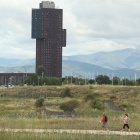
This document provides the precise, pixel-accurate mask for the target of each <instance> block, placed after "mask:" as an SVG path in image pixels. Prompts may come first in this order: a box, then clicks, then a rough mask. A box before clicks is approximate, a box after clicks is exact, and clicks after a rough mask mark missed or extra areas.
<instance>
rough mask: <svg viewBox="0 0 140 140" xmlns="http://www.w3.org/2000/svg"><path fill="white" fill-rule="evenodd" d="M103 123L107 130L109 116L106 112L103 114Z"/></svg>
mask: <svg viewBox="0 0 140 140" xmlns="http://www.w3.org/2000/svg"><path fill="white" fill-rule="evenodd" d="M101 124H102V128H103V129H104V130H107V129H108V128H107V127H108V118H107V115H106V114H105V113H103V114H102V118H101Z"/></svg>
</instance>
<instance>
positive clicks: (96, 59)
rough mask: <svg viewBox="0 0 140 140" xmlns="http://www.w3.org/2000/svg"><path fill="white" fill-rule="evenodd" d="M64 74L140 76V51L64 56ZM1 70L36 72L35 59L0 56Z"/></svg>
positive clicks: (126, 50)
mask: <svg viewBox="0 0 140 140" xmlns="http://www.w3.org/2000/svg"><path fill="white" fill-rule="evenodd" d="M62 69H63V70H62V72H63V76H66V75H75V76H78V75H79V76H80V75H81V76H86V77H94V76H96V75H98V74H105V75H108V76H110V77H111V76H119V77H127V78H133V79H134V78H135V77H136V76H137V77H140V51H139V50H137V49H124V50H117V51H112V52H98V53H93V54H88V55H73V56H63V68H62ZM0 72H35V59H26V60H19V59H5V58H0Z"/></svg>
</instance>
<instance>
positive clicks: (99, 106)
mask: <svg viewBox="0 0 140 140" xmlns="http://www.w3.org/2000/svg"><path fill="white" fill-rule="evenodd" d="M91 107H92V108H94V109H98V110H103V109H104V105H103V103H102V102H101V101H99V100H93V101H92V102H91Z"/></svg>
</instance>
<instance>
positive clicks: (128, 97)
mask: <svg viewBox="0 0 140 140" xmlns="http://www.w3.org/2000/svg"><path fill="white" fill-rule="evenodd" d="M66 87H68V88H69V89H70V92H71V93H72V97H66V98H60V97H59V96H60V94H61V93H62V91H63V90H64V89H65V88H66ZM0 95H1V96H0V127H1V128H58V129H59V128H61V129H65V128H68V129H100V125H99V121H100V120H101V115H102V112H104V111H105V112H106V114H107V115H108V118H109V129H110V130H120V129H121V128H122V123H123V122H122V117H123V114H124V113H125V112H127V113H128V114H129V117H130V128H131V130H132V131H140V127H139V126H140V121H139V120H140V109H139V108H140V103H139V102H140V87H130V86H95V85H94V86H93V85H87V86H70V85H68V86H43V87H33V86H27V87H15V88H12V89H10V88H9V89H0ZM42 95H43V96H44V95H48V96H52V97H53V98H45V102H44V106H43V107H42V108H36V107H35V101H36V99H37V97H40V96H42ZM56 97H57V98H56ZM71 100H77V101H78V102H79V106H78V108H76V109H75V112H74V113H75V115H76V117H74V118H59V117H58V116H57V115H52V116H50V114H47V113H43V111H44V110H49V111H50V112H62V110H61V109H60V105H61V104H62V103H64V102H68V101H71ZM94 100H95V101H96V100H99V101H100V102H104V101H112V102H113V103H114V104H116V105H117V106H119V107H120V110H119V111H114V110H111V109H109V108H105V109H103V110H98V108H94V106H91V103H92V102H93V101H94ZM92 107H93V108H92Z"/></svg>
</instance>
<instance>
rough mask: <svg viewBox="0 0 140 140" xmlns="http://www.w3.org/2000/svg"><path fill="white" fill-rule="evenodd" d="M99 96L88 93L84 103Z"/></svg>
mask: <svg viewBox="0 0 140 140" xmlns="http://www.w3.org/2000/svg"><path fill="white" fill-rule="evenodd" d="M99 96H100V95H99V94H98V93H89V94H87V95H86V96H85V98H84V99H85V101H89V100H95V99H96V98H97V97H99Z"/></svg>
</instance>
